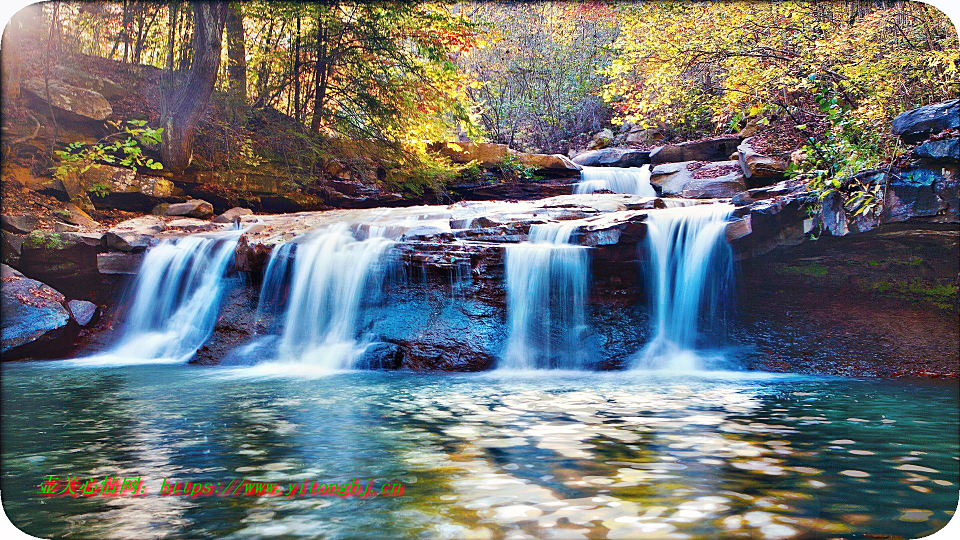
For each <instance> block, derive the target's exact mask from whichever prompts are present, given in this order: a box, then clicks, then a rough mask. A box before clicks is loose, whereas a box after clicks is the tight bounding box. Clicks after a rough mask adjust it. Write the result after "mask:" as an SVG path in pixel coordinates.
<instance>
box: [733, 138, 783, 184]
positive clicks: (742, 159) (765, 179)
mask: <svg viewBox="0 0 960 540" xmlns="http://www.w3.org/2000/svg"><path fill="white" fill-rule="evenodd" d="M752 139H753V138H752V137H751V138H747V139H744V141H743V142H742V143H740V145H739V146H738V147H737V153H736V155H737V158H736V159H737V161H738V162H739V163H740V168H741V169H742V170H743V176H744V178H746V181H747V185H748V186H749V187H761V186H765V185H769V184H772V183H774V182H777V181H779V180H782V179H783V174H784V172H786V170H787V160H785V159H783V158H780V157H774V156H765V155H763V154H760V153H758V152H757V151H756V150H754V148H753V146H752V144H751V142H752Z"/></svg>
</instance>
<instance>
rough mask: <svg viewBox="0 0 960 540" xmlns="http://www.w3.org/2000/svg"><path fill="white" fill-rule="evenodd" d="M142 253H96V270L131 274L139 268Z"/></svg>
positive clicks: (112, 273) (114, 273) (102, 272)
mask: <svg viewBox="0 0 960 540" xmlns="http://www.w3.org/2000/svg"><path fill="white" fill-rule="evenodd" d="M142 262H143V253H122V252H116V251H114V252H109V253H98V254H97V271H98V272H99V273H101V274H104V275H127V276H133V275H136V274H137V271H138V270H140V263H142Z"/></svg>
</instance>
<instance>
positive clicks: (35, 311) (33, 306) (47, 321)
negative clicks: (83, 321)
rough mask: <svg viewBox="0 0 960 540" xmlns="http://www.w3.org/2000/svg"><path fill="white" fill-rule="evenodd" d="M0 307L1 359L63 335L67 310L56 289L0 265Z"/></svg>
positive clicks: (26, 352) (62, 298)
mask: <svg viewBox="0 0 960 540" xmlns="http://www.w3.org/2000/svg"><path fill="white" fill-rule="evenodd" d="M0 281H2V284H3V286H2V287H0V298H2V300H0V307H2V312H3V323H2V335H0V352H2V353H3V358H4V360H6V359H9V358H14V357H19V356H22V355H23V354H28V353H29V352H31V351H36V350H37V347H36V346H37V345H41V344H50V343H51V342H57V341H60V340H61V339H63V338H64V337H66V334H67V333H68V332H67V331H68V325H69V323H70V312H69V311H67V309H66V308H65V307H63V301H64V297H63V295H62V294H60V293H59V292H57V290H56V289H54V288H52V287H49V286H47V285H44V284H43V283H41V282H39V281H36V280H33V279H30V278H27V277H26V276H24V275H23V274H21V273H20V272H18V271H16V270H14V269H13V268H10V267H9V266H7V265H5V264H2V265H0Z"/></svg>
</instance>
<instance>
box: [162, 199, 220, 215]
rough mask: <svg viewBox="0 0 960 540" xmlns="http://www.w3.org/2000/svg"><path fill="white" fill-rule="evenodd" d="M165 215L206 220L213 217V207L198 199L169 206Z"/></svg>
mask: <svg viewBox="0 0 960 540" xmlns="http://www.w3.org/2000/svg"><path fill="white" fill-rule="evenodd" d="M166 215H168V216H186V217H192V218H198V219H207V218H210V217H211V216H213V205H212V204H210V203H208V202H207V201H202V200H200V199H190V200H189V201H187V202H185V203H178V204H171V205H170V206H168V207H167V211H166Z"/></svg>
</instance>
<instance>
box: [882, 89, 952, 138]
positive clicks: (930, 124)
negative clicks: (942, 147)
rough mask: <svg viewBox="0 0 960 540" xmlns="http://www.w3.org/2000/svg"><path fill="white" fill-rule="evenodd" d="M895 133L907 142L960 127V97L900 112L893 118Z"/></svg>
mask: <svg viewBox="0 0 960 540" xmlns="http://www.w3.org/2000/svg"><path fill="white" fill-rule="evenodd" d="M892 127H893V134H894V135H899V136H900V138H901V139H903V140H904V141H905V142H908V143H913V142H918V141H922V140H923V139H926V138H927V137H929V136H930V135H933V134H936V133H940V132H941V131H943V130H945V129H953V128H958V127H960V99H951V100H949V101H944V102H941V103H935V104H933V105H926V106H923V107H920V108H917V109H913V110H910V111H906V112H903V113H900V115H899V116H897V117H896V118H894V119H893V126H892Z"/></svg>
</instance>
